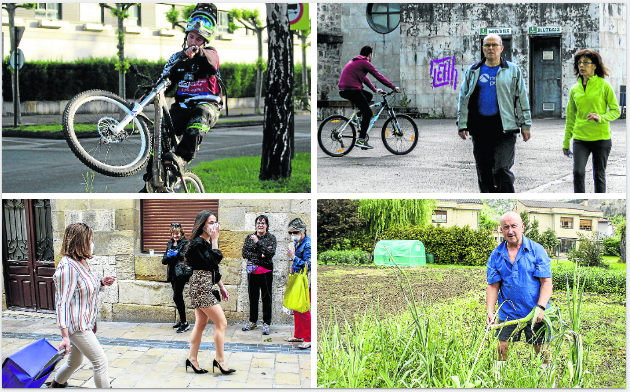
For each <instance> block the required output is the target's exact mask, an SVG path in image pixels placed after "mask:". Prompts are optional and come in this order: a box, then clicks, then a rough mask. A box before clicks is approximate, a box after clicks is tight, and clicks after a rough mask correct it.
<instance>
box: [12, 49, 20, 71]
mask: <svg viewBox="0 0 630 392" xmlns="http://www.w3.org/2000/svg"><path fill="white" fill-rule="evenodd" d="M16 52H17V56H16ZM16 52H13V53H11V58H10V59H9V64H10V65H11V68H13V69H16V68H17V69H22V67H23V66H24V52H22V50H21V49H18V50H17V51H16Z"/></svg>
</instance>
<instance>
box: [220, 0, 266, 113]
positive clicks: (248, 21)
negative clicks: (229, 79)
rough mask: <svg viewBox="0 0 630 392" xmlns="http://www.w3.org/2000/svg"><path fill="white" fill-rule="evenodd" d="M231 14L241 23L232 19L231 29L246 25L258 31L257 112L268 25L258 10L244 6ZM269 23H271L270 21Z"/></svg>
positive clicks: (255, 104) (255, 102) (258, 109)
mask: <svg viewBox="0 0 630 392" xmlns="http://www.w3.org/2000/svg"><path fill="white" fill-rule="evenodd" d="M229 15H230V17H231V18H232V19H233V20H235V21H237V22H238V23H240V26H239V25H237V24H236V23H234V22H232V21H230V30H237V29H240V28H243V27H245V28H247V29H250V30H253V31H254V32H255V33H256V38H257V39H258V59H257V60H256V68H257V72H256V97H255V101H254V106H255V107H254V109H255V110H256V112H257V113H260V96H261V94H262V83H263V72H264V71H265V61H264V60H263V39H262V34H263V31H265V29H266V28H267V26H264V25H263V22H262V19H260V12H258V10H247V9H244V8H241V9H233V10H231V11H230V14H229ZM267 24H269V22H268V23H267Z"/></svg>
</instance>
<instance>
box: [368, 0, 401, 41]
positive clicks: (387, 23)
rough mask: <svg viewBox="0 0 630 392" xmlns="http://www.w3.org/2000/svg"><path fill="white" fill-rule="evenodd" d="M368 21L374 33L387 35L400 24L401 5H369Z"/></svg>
mask: <svg viewBox="0 0 630 392" xmlns="http://www.w3.org/2000/svg"><path fill="white" fill-rule="evenodd" d="M367 21H368V23H369V24H370V27H372V29H374V31H376V32H378V33H381V34H387V33H390V32H392V31H394V29H395V28H396V27H398V24H399V23H400V4H398V3H391V4H390V3H369V4H368V5H367Z"/></svg>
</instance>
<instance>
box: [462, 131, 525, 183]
mask: <svg viewBox="0 0 630 392" xmlns="http://www.w3.org/2000/svg"><path fill="white" fill-rule="evenodd" d="M515 144H516V133H503V132H502V131H501V132H492V133H491V134H488V135H484V134H475V135H473V155H474V156H475V162H476V164H477V182H478V183H479V191H480V192H481V193H514V174H513V173H512V172H511V171H510V169H511V168H512V165H514V149H515Z"/></svg>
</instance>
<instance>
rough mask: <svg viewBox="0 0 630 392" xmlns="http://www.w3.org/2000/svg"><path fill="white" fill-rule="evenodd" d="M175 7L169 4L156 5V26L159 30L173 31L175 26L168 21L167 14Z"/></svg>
mask: <svg viewBox="0 0 630 392" xmlns="http://www.w3.org/2000/svg"><path fill="white" fill-rule="evenodd" d="M173 7H175V6H172V5H169V4H156V5H155V26H156V27H157V28H162V27H163V28H167V29H172V28H173V25H172V24H171V22H169V21H168V19H166V13H167V12H169V11H170V10H171V8H173Z"/></svg>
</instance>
